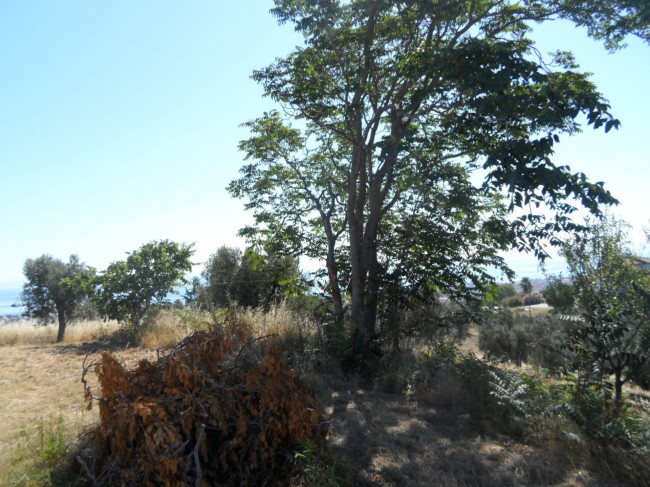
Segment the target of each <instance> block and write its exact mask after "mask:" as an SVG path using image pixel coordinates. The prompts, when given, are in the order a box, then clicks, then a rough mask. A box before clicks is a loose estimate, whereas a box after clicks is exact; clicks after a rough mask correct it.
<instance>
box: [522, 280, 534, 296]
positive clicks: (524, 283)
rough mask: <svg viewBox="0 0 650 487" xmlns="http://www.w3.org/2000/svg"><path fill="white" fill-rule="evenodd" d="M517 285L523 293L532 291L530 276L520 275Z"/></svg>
mask: <svg viewBox="0 0 650 487" xmlns="http://www.w3.org/2000/svg"><path fill="white" fill-rule="evenodd" d="M519 286H521V292H522V293H523V294H524V296H525V295H527V294H530V293H532V292H533V283H532V282H530V278H528V277H522V278H521V281H519Z"/></svg>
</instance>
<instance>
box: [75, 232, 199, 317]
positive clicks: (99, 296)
mask: <svg viewBox="0 0 650 487" xmlns="http://www.w3.org/2000/svg"><path fill="white" fill-rule="evenodd" d="M192 247H193V244H191V245H186V244H178V243H176V242H172V241H170V240H160V241H154V242H149V243H147V244H144V245H143V246H142V247H140V248H139V249H137V250H134V251H133V252H131V253H129V256H128V257H127V259H126V261H117V262H113V263H112V264H110V265H109V266H108V267H107V268H106V270H104V271H102V272H100V273H98V274H96V275H90V276H88V275H86V277H85V280H86V286H87V290H88V292H89V294H90V296H91V298H92V300H93V302H94V303H95V305H96V306H97V308H98V309H99V310H100V312H101V313H102V314H103V315H104V316H106V317H108V318H110V319H115V320H119V321H125V322H128V323H129V324H131V325H132V326H134V327H135V328H137V327H138V326H139V325H140V322H141V320H142V318H143V317H144V316H145V314H146V313H147V311H148V310H149V308H150V307H151V305H152V304H154V303H160V302H163V301H164V300H165V298H166V297H167V295H168V294H169V293H171V292H173V288H174V286H177V285H180V284H185V283H186V281H185V278H184V275H185V273H187V272H189V271H191V270H192V262H191V260H190V259H191V257H192V254H193V253H194V250H193V249H192Z"/></svg>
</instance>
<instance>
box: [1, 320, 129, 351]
mask: <svg viewBox="0 0 650 487" xmlns="http://www.w3.org/2000/svg"><path fill="white" fill-rule="evenodd" d="M118 328H119V325H118V324H117V322H116V321H103V320H93V321H84V322H80V323H71V324H69V325H68V326H67V327H66V331H65V339H64V340H63V342H62V343H81V342H93V341H101V340H104V339H106V338H107V337H109V336H110V335H112V334H113V333H115V332H116V331H117V330H118ZM57 332H58V325H56V324H49V325H45V326H44V325H40V324H38V323H37V322H35V321H31V320H20V321H14V322H11V323H8V324H2V325H0V347H1V346H4V345H28V344H29V345H46V344H50V343H54V342H56V335H57Z"/></svg>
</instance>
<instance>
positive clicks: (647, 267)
mask: <svg viewBox="0 0 650 487" xmlns="http://www.w3.org/2000/svg"><path fill="white" fill-rule="evenodd" d="M632 263H633V264H634V265H635V266H637V267H638V268H639V269H641V270H642V271H646V272H650V258H648V257H639V256H636V255H635V256H633V257H632Z"/></svg>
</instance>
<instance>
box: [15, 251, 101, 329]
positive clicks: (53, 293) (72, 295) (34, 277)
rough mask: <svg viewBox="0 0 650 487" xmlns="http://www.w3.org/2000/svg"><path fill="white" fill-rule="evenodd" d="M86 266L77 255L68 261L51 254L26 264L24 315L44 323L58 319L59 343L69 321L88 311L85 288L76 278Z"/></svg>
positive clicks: (30, 260)
mask: <svg viewBox="0 0 650 487" xmlns="http://www.w3.org/2000/svg"><path fill="white" fill-rule="evenodd" d="M85 269H86V267H85V264H83V263H81V262H79V258H78V257H77V256H76V255H71V256H70V260H69V262H67V263H66V262H63V261H61V260H60V259H55V258H54V257H52V256H50V255H42V256H41V257H38V258H36V259H27V261H25V265H24V266H23V273H24V274H25V278H26V279H27V282H25V284H24V285H23V291H22V294H21V299H22V302H23V304H24V306H25V308H26V311H25V315H26V316H28V317H33V318H37V319H39V320H40V321H41V322H43V323H48V322H50V321H55V320H58V323H59V332H58V335H57V341H59V342H60V341H62V340H63V338H64V336H65V328H66V325H67V323H68V322H69V321H70V320H71V319H74V318H75V317H77V316H79V315H82V314H83V312H84V309H85V310H86V312H88V310H87V307H85V306H86V301H85V299H84V292H83V289H82V287H80V286H79V285H77V284H75V281H74V278H75V277H76V276H78V275H79V274H81V273H83V272H85ZM91 312H92V310H91Z"/></svg>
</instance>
